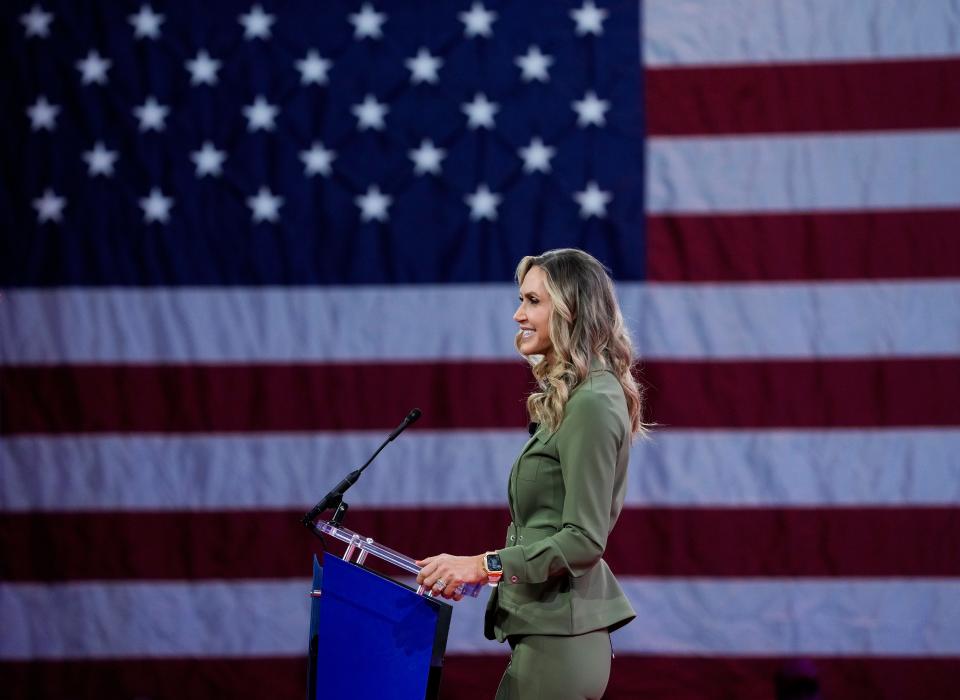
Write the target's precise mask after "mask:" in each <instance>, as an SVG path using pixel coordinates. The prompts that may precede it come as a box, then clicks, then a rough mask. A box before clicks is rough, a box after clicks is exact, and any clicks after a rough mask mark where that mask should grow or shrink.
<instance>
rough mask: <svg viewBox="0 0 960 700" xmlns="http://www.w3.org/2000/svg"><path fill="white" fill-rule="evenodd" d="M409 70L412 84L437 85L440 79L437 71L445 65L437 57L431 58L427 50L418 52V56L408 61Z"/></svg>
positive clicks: (422, 49)
mask: <svg viewBox="0 0 960 700" xmlns="http://www.w3.org/2000/svg"><path fill="white" fill-rule="evenodd" d="M406 65H407V68H409V69H410V82H412V83H435V82H437V81H438V80H439V79H440V78H439V76H438V75H437V71H438V70H440V66H442V65H443V61H441V60H440V59H439V58H437V57H436V56H431V55H430V52H429V51H427V50H426V49H425V48H421V49H420V50H419V51H417V55H416V56H414V57H413V58H408V59H407V64H406Z"/></svg>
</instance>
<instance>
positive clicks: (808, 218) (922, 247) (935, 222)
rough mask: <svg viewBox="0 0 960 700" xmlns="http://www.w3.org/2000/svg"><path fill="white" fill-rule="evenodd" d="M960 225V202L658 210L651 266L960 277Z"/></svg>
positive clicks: (788, 275)
mask: <svg viewBox="0 0 960 700" xmlns="http://www.w3.org/2000/svg"><path fill="white" fill-rule="evenodd" d="M958 92H960V91H958ZM958 231H960V209H944V210H940V211H922V210H921V211H886V212H826V213H807V212H805V213H802V214H731V215H722V214H707V215H668V216H654V217H650V218H648V219H647V251H648V252H647V271H648V275H649V278H650V279H651V280H655V281H660V282H743V281H777V280H866V279H904V278H956V277H960V236H958V235H957V232H958Z"/></svg>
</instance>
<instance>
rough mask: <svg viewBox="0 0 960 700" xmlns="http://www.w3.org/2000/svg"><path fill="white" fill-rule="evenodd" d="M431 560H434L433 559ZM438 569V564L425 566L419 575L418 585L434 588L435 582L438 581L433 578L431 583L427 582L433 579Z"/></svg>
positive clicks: (432, 563) (431, 563) (433, 563)
mask: <svg viewBox="0 0 960 700" xmlns="http://www.w3.org/2000/svg"><path fill="white" fill-rule="evenodd" d="M431 559H433V557H431ZM436 569H437V564H436V562H430V563H429V564H427V565H426V566H424V567H423V568H422V569H420V573H419V574H417V583H419V584H420V585H422V586H428V585H429V586H432V585H433V583H434V581H436V578H433V579H432V580H431V581H429V582H428V581H427V579H428V578H432V577H433V574H434V572H435V571H436Z"/></svg>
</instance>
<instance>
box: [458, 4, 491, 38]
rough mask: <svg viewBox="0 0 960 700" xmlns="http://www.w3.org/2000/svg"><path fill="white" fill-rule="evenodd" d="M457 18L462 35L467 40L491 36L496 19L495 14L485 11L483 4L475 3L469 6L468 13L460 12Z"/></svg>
mask: <svg viewBox="0 0 960 700" xmlns="http://www.w3.org/2000/svg"><path fill="white" fill-rule="evenodd" d="M457 16H458V17H459V18H460V21H461V22H463V33H464V34H465V35H466V36H467V37H468V38H469V37H475V36H486V37H489V36H492V35H493V22H494V20H495V19H496V18H497V13H496V12H491V11H490V10H488V9H486V8H485V7H484V6H483V3H480V2H475V3H473V5H471V7H470V11H469V12H461V13H460V14H459V15H457Z"/></svg>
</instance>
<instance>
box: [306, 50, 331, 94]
mask: <svg viewBox="0 0 960 700" xmlns="http://www.w3.org/2000/svg"><path fill="white" fill-rule="evenodd" d="M331 66H333V63H331V62H330V61H328V60H327V59H325V58H324V57H323V56H321V55H320V54H319V53H317V52H316V51H315V50H313V49H311V50H310V51H308V52H307V55H306V56H304V57H303V59H302V60H299V61H297V70H298V71H300V84H301V85H310V84H311V83H316V84H317V85H326V84H327V73H328V72H329V71H330V68H331Z"/></svg>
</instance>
